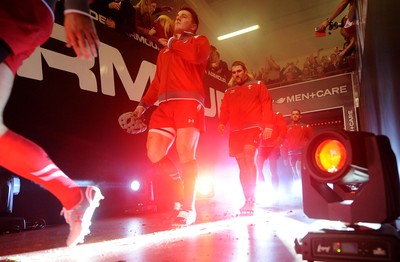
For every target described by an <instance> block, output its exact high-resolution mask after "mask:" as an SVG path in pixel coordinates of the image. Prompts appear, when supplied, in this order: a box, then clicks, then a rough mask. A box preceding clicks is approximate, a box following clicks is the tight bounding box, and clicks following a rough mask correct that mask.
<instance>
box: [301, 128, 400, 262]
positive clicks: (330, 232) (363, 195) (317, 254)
mask: <svg viewBox="0 0 400 262" xmlns="http://www.w3.org/2000/svg"><path fill="white" fill-rule="evenodd" d="M302 163H303V164H302V165H303V166H302V185H303V209H304V213H305V214H306V215H307V216H308V217H309V218H315V219H326V220H328V221H329V220H331V221H330V222H334V221H336V222H337V221H341V223H342V225H341V226H340V227H327V228H321V229H319V230H314V231H312V232H309V233H308V234H307V235H306V236H305V237H303V238H302V239H301V241H298V240H297V239H296V240H295V250H296V252H297V253H298V254H302V255H303V259H304V260H308V261H366V260H368V261H372V260H374V261H399V259H400V252H399V249H400V234H399V232H398V229H397V228H396V225H395V224H396V223H395V222H396V219H398V217H399V216H400V189H399V188H400V182H399V173H398V169H397V161H396V156H395V155H394V153H393V150H392V148H391V145H390V141H389V139H388V137H386V136H383V135H374V134H372V133H368V132H349V131H345V130H342V129H330V130H321V131H320V132H318V133H316V134H315V135H314V137H312V138H311V139H310V141H309V143H308V144H307V146H306V148H305V150H304V152H303V161H302ZM366 223H375V225H376V227H366V226H364V225H363V224H366Z"/></svg>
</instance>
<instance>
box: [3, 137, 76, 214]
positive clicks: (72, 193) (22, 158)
mask: <svg viewBox="0 0 400 262" xmlns="http://www.w3.org/2000/svg"><path fill="white" fill-rule="evenodd" d="M0 165H1V166H3V167H4V168H6V169H8V170H9V171H11V172H13V173H14V174H16V175H19V176H21V177H23V178H26V179H28V180H30V181H33V182H35V183H37V184H39V185H41V186H42V187H44V188H45V189H47V190H48V191H49V192H51V193H52V194H53V195H54V196H55V197H57V199H58V200H60V202H61V204H62V205H63V206H64V207H65V208H66V209H71V208H73V207H74V206H75V205H76V204H77V203H79V201H80V200H81V198H82V196H81V190H80V188H79V186H78V185H77V184H76V183H75V182H74V181H72V180H71V179H70V178H69V177H68V176H66V175H65V174H64V173H63V172H62V171H61V170H60V169H59V168H58V167H57V166H56V165H55V164H54V163H53V161H51V159H50V158H49V157H48V155H47V154H46V152H45V151H44V150H43V149H42V148H41V147H39V146H38V145H36V144H35V143H33V142H32V141H29V140H28V139H26V138H24V137H22V136H20V135H18V134H16V133H14V132H12V131H11V130H8V131H7V132H6V133H5V134H4V135H2V136H0Z"/></svg>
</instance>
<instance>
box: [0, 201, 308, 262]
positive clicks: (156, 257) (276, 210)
mask: <svg viewBox="0 0 400 262" xmlns="http://www.w3.org/2000/svg"><path fill="white" fill-rule="evenodd" d="M196 207H197V213H198V217H197V221H196V224H194V225H192V226H189V227H184V228H173V227H171V226H170V224H169V219H168V218H169V215H170V214H169V213H168V212H164V213H157V212H153V213H146V214H136V215H124V216H122V217H108V218H96V216H95V217H94V218H93V224H92V227H91V234H89V235H88V236H86V238H85V243H84V244H80V245H78V246H76V247H73V248H68V247H65V244H64V242H65V238H66V235H67V234H68V227H67V225H66V224H65V225H54V226H46V227H45V228H43V229H36V230H26V231H21V232H18V233H10V234H3V235H0V257H1V261H302V256H301V255H299V254H296V252H295V249H294V240H295V239H296V238H301V237H303V236H304V235H305V234H307V231H308V229H309V226H310V224H312V223H313V221H312V220H311V219H308V218H307V217H306V216H305V215H304V213H303V211H302V208H301V200H299V199H297V200H293V201H291V203H287V202H286V203H278V202H277V203H273V204H265V203H264V204H263V203H259V204H258V205H257V208H256V210H255V213H254V215H252V216H240V215H238V212H237V207H235V206H230V205H228V204H227V202H221V201H220V202H218V201H216V200H215V199H201V200H198V201H197V204H196Z"/></svg>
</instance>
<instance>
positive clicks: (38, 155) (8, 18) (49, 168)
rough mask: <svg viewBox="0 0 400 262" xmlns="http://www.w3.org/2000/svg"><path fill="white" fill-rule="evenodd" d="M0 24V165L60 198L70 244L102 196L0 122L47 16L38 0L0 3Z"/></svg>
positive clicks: (47, 25)
mask: <svg viewBox="0 0 400 262" xmlns="http://www.w3.org/2000/svg"><path fill="white" fill-rule="evenodd" d="M0 24H1V25H2V26H1V27H0V39H1V41H2V44H0V48H1V49H2V50H1V51H0V59H1V60H0V114H1V116H0V117H1V119H0V120H1V121H0V156H1V157H0V165H1V166H3V167H5V168H6V169H8V170H10V171H11V172H13V173H14V174H16V175H19V176H21V177H24V178H26V179H28V180H31V181H33V182H35V183H37V184H39V185H41V186H42V187H44V188H45V189H47V190H48V191H49V192H51V193H52V194H53V195H54V196H55V197H57V199H58V200H60V202H61V204H62V205H63V206H64V209H63V210H64V211H65V214H67V213H68V215H66V216H65V218H66V221H67V223H68V224H69V225H70V234H69V236H68V239H67V245H71V246H73V245H76V244H77V243H78V242H82V241H83V238H84V236H85V235H86V234H88V233H89V226H90V220H91V217H92V214H93V212H94V209H95V208H96V207H97V206H98V201H99V200H100V199H101V198H102V195H101V193H100V191H99V190H98V189H97V188H95V187H87V188H85V189H81V188H79V186H78V185H77V184H76V183H75V182H74V181H72V180H71V179H70V178H69V177H67V176H66V175H65V174H64V173H63V172H62V171H61V170H60V169H59V168H58V167H57V166H56V165H55V164H54V163H53V161H51V160H50V158H49V157H48V156H47V154H46V152H44V150H43V149H42V148H41V147H39V146H38V145H36V144H35V143H33V142H32V141H29V140H28V139H26V138H24V137H22V136H20V135H18V134H16V133H14V132H12V131H11V130H8V128H7V127H6V125H5V124H4V120H3V113H4V108H5V106H6V104H7V101H8V99H9V96H10V93H11V89H12V85H13V82H14V78H15V75H16V72H17V70H18V68H19V67H20V66H21V64H22V62H23V60H24V59H26V58H27V57H29V56H30V54H32V52H33V51H34V50H35V48H37V47H38V46H39V45H41V44H42V43H44V42H45V41H46V40H47V39H48V37H49V36H50V34H51V30H52V27H53V17H52V14H51V12H50V10H49V9H48V8H47V7H46V6H45V5H44V4H43V3H42V2H40V1H34V0H29V1H23V2H21V1H5V2H4V1H1V2H0ZM10 51H11V52H10ZM92 189H94V191H95V193H92V194H90V195H89V194H85V193H88V192H94V191H92ZM84 194H85V195H84ZM67 218H68V219H67ZM70 218H72V219H70Z"/></svg>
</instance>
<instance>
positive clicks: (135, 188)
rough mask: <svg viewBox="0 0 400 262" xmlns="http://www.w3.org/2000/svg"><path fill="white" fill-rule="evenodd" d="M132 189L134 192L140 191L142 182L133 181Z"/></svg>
mask: <svg viewBox="0 0 400 262" xmlns="http://www.w3.org/2000/svg"><path fill="white" fill-rule="evenodd" d="M131 189H132V190H133V191H138V190H139V189H140V182H139V181H138V180H133V181H132V182H131Z"/></svg>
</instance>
